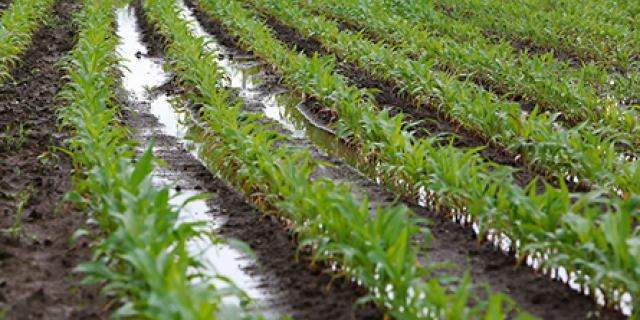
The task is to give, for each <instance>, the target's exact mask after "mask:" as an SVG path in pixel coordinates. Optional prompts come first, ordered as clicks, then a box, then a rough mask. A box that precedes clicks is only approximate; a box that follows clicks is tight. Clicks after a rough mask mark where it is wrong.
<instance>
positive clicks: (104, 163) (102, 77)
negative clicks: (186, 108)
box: [59, 0, 244, 319]
mask: <svg viewBox="0 0 640 320" xmlns="http://www.w3.org/2000/svg"><path fill="white" fill-rule="evenodd" d="M77 22H78V25H79V28H80V32H79V36H78V42H77V44H76V46H75V47H74V49H73V50H72V51H71V52H70V53H69V55H68V56H67V57H66V58H65V59H64V60H63V63H62V67H63V70H64V71H65V73H66V76H65V79H66V80H67V81H68V82H67V83H66V84H65V86H64V88H63V90H62V91H61V92H60V93H59V95H60V97H61V98H62V99H64V101H65V102H66V105H65V106H64V108H63V111H62V112H61V114H60V118H61V121H62V123H63V125H64V126H66V127H67V128H70V129H71V130H73V133H74V135H73V136H72V138H70V139H69V140H68V141H66V142H67V146H68V150H69V154H70V155H71V156H72V157H73V161H74V165H75V167H76V169H79V170H78V171H77V176H76V177H75V178H76V179H75V187H74V191H73V192H70V193H69V194H68V195H67V196H66V199H67V200H69V201H72V202H73V203H74V204H75V205H77V206H79V207H81V208H83V209H86V210H88V211H89V212H90V213H91V215H90V218H89V220H88V224H89V226H90V227H91V228H90V229H86V230H85V229H83V230H79V231H77V232H76V235H77V236H80V235H88V236H92V237H93V240H94V242H93V244H92V249H93V253H94V254H93V258H92V261H90V262H87V263H84V264H82V265H80V266H78V267H77V268H76V272H81V273H84V274H85V275H86V277H85V279H84V280H83V282H85V283H102V284H104V287H103V289H102V290H103V292H105V294H107V295H109V296H110V297H115V298H116V300H115V301H114V302H115V304H116V305H117V306H118V309H117V310H116V311H115V314H114V315H116V316H118V317H135V318H145V319H211V318H212V317H214V316H215V315H216V314H217V312H219V311H221V310H222V309H223V307H224V305H223V304H222V298H224V297H225V296H231V295H233V296H238V297H240V298H244V294H243V293H242V292H240V291H239V290H234V289H233V288H234V287H233V286H230V287H229V288H231V289H229V288H225V289H219V288H216V287H215V286H214V285H213V284H212V281H211V280H212V279H211V278H212V276H209V275H205V274H204V273H202V272H201V265H200V264H199V262H198V258H197V257H196V256H194V255H192V254H191V253H190V252H189V251H188V250H187V243H188V242H189V241H190V240H192V239H194V238H195V237H213V236H214V235H212V234H209V233H208V232H207V231H206V230H205V228H203V224H204V223H182V222H181V223H178V213H179V210H180V209H181V206H180V207H174V206H172V205H170V203H169V200H170V193H169V189H168V187H163V188H158V187H155V186H154V185H153V183H152V175H151V173H152V171H153V169H154V167H155V166H156V165H158V160H156V159H155V158H154V157H153V155H152V151H151V150H152V148H151V145H150V146H148V147H147V148H146V150H145V151H144V153H143V154H142V155H140V156H139V157H136V156H135V152H134V149H133V147H134V146H135V145H136V144H138V141H135V140H132V139H130V138H129V129H128V128H127V127H126V126H124V125H123V124H122V123H121V121H120V119H119V118H118V115H119V114H120V113H119V109H118V105H117V102H116V101H117V100H116V96H115V93H116V92H117V85H118V84H119V83H118V80H117V79H118V78H117V76H118V70H117V64H118V61H119V59H120V58H119V57H118V56H117V55H116V53H115V48H116V46H117V44H118V39H117V37H116V36H115V35H114V25H115V21H114V2H113V1H112V0H85V1H84V8H83V9H82V11H81V12H80V14H79V15H78V16H77ZM188 201H189V200H188ZM188 201H187V202H188ZM187 202H185V203H183V204H182V205H185V204H186V203H187ZM96 227H97V229H99V232H98V233H92V232H90V231H89V230H96V229H95V228H96ZM221 280H223V281H224V279H221Z"/></svg>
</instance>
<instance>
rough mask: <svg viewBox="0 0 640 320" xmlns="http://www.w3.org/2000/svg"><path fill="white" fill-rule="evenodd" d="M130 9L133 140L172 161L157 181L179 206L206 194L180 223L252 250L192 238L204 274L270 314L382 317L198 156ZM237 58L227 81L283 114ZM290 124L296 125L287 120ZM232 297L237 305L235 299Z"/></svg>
mask: <svg viewBox="0 0 640 320" xmlns="http://www.w3.org/2000/svg"><path fill="white" fill-rule="evenodd" d="M132 11H133V9H128V8H127V9H123V10H120V11H119V12H118V26H119V28H118V34H119V36H120V38H121V39H122V45H121V46H120V48H119V53H120V55H121V56H122V57H123V58H124V59H125V61H124V62H123V67H124V68H123V70H122V72H123V75H124V77H123V79H122V84H123V87H124V89H125V90H126V92H127V94H128V98H127V100H129V101H130V102H131V103H130V105H131V106H133V107H134V109H135V111H134V112H133V114H132V115H131V116H130V117H129V118H128V119H127V123H128V125H129V126H131V127H133V128H134V129H135V130H136V133H135V134H136V138H138V140H140V141H142V144H143V145H142V146H141V148H143V147H144V145H148V143H150V142H151V141H155V146H154V149H153V150H154V154H155V155H156V157H158V158H159V159H161V160H163V161H165V162H166V163H167V164H168V166H167V167H160V168H157V170H156V171H155V176H156V180H155V181H156V182H157V183H158V185H169V186H172V189H173V192H172V195H174V198H173V199H172V201H174V203H175V204H176V205H179V204H180V203H182V202H183V201H185V200H186V199H188V198H190V197H193V196H200V195H202V194H209V195H210V196H209V197H207V198H206V199H199V200H195V201H193V202H189V203H188V204H187V205H186V206H185V207H184V208H182V210H181V212H180V215H181V220H182V221H206V222H207V225H208V227H210V228H211V230H212V231H214V232H216V234H217V235H220V236H221V237H222V238H225V239H239V240H241V241H243V242H245V243H246V244H247V245H249V247H251V248H252V249H253V251H254V254H251V255H248V254H246V253H244V252H241V251H238V250H236V249H235V247H232V246H229V245H226V244H224V243H218V242H217V241H209V240H205V239H199V240H198V241H194V242H193V243H191V244H190V245H191V247H190V249H191V250H193V252H194V253H197V254H198V256H199V257H201V259H202V260H201V262H202V263H203V264H204V265H205V266H206V267H207V270H208V271H207V272H209V273H211V274H215V275H222V276H224V277H227V278H229V279H230V280H232V281H233V283H234V284H235V285H237V286H238V287H239V288H240V289H242V290H243V291H244V292H245V293H247V294H248V295H249V296H250V297H251V298H253V300H254V302H255V305H254V306H253V307H252V309H251V310H255V311H256V312H257V313H260V314H263V315H266V316H267V318H278V317H280V316H282V315H291V316H293V317H294V318H300V319H326V316H328V317H330V318H332V319H350V316H351V315H352V314H354V315H355V318H356V319H364V318H378V316H379V315H380V314H379V311H378V310H377V309H375V308H371V307H366V308H359V309H358V310H353V309H354V308H355V307H354V306H355V302H356V300H357V299H359V298H360V295H361V293H358V292H357V291H356V290H355V289H354V288H353V287H350V286H348V285H347V284H333V285H331V289H328V288H329V286H330V284H331V283H332V278H331V275H330V274H329V273H327V272H326V271H325V270H321V272H318V271H317V270H312V269H310V268H309V267H308V261H307V260H306V257H302V258H300V259H298V254H297V251H296V246H295V244H294V243H292V242H291V239H290V237H289V236H290V235H289V233H288V231H287V230H286V229H285V228H284V226H283V225H281V224H280V223H279V222H278V220H277V219H273V218H270V217H269V216H265V215H264V213H262V212H260V211H258V210H257V209H256V208H255V207H254V206H252V205H250V204H248V203H247V202H246V201H244V198H243V197H242V195H241V194H239V193H238V192H236V191H234V190H233V189H232V188H231V187H229V186H228V185H227V184H226V183H225V182H224V181H222V180H221V179H219V178H218V177H217V176H216V175H215V173H212V172H215V171H211V169H212V168H207V167H206V165H205V163H204V161H202V160H201V159H200V158H198V150H199V149H200V142H199V140H198V139H197V138H193V135H190V132H191V131H193V128H194V126H197V125H199V124H196V123H194V122H193V121H192V118H191V114H190V113H189V112H188V111H186V109H184V108H181V105H179V104H178V103H183V101H182V100H180V99H178V96H174V94H173V92H174V91H173V89H176V88H172V89H167V90H165V87H166V86H167V85H168V86H172V84H171V82H170V81H171V77H172V75H171V74H169V73H166V72H165V71H163V68H162V65H163V63H164V59H163V58H162V57H159V56H149V55H148V49H147V46H146V44H145V43H144V42H143V41H142V39H143V33H141V32H140V31H139V27H140V21H137V18H136V15H135V14H134V12H132ZM142 29H144V28H142ZM212 49H214V48H212ZM235 59H237V60H235ZM234 61H240V62H242V65H241V66H240V67H238V68H235V67H234V69H229V70H226V71H234V72H235V73H232V72H229V73H228V75H229V79H228V80H229V82H230V83H229V84H230V85H235V86H238V87H243V88H247V89H248V90H247V91H245V93H244V94H246V96H243V97H246V98H247V99H249V98H254V99H256V100H257V101H262V102H264V103H265V105H268V106H271V107H270V108H271V109H270V110H272V111H273V115H274V117H275V116H281V117H282V119H285V118H286V117H285V108H284V107H283V105H282V104H281V103H280V102H278V101H280V100H281V99H282V98H281V96H279V95H274V96H263V95H262V94H261V92H262V91H260V90H254V91H251V89H252V88H256V87H258V86H260V85H261V84H260V83H259V82H257V81H254V80H252V77H255V75H256V74H257V72H258V71H259V68H257V67H256V66H254V67H251V65H250V64H251V63H252V62H251V61H250V60H249V59H248V57H242V56H235V57H234ZM256 79H258V78H257V77H256ZM261 105H262V104H261ZM288 128H292V129H293V128H295V127H294V125H293V124H290V126H289V127H288ZM298 135H299V136H302V135H304V133H303V131H298ZM216 284H217V285H218V283H216ZM225 284H226V283H224V282H221V283H220V284H219V285H225ZM228 302H229V303H230V304H235V305H237V302H238V301H236V300H229V301H228Z"/></svg>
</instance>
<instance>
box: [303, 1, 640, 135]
mask: <svg viewBox="0 0 640 320" xmlns="http://www.w3.org/2000/svg"><path fill="white" fill-rule="evenodd" d="M297 2H298V4H299V5H304V6H307V7H309V8H310V9H313V10H315V11H317V12H320V13H322V14H323V15H326V16H328V17H331V18H334V19H339V20H341V21H345V22H347V23H349V24H350V25H352V26H355V27H357V28H358V29H362V30H366V31H367V32H368V33H369V34H371V35H373V36H374V37H375V38H378V39H381V40H384V41H386V42H387V43H391V44H393V45H394V46H395V47H396V48H401V49H402V50H406V51H407V52H408V54H409V55H410V56H411V57H413V58H416V59H420V57H421V56H425V57H427V58H428V59H434V60H435V67H437V68H438V69H441V70H446V71H448V72H449V73H451V74H454V75H457V76H459V77H464V76H466V75H469V76H470V77H471V79H473V80H474V82H476V83H480V84H482V85H484V86H488V87H490V88H491V90H494V91H496V92H500V93H501V94H503V95H507V96H509V97H513V98H512V99H518V100H521V101H522V102H524V103H527V104H538V105H539V106H540V108H541V109H542V110H552V111H558V112H562V117H563V118H564V120H565V122H568V123H570V124H573V123H576V122H579V121H583V120H585V119H589V120H591V121H595V122H597V121H599V120H600V119H601V115H600V114H601V113H602V111H601V110H600V109H601V107H602V106H607V107H609V108H612V107H620V106H618V105H617V104H618V103H622V104H625V103H631V100H632V99H633V98H632V97H634V96H636V95H637V94H638V93H637V92H638V89H640V81H630V80H629V79H627V78H626V77H625V76H623V75H621V74H619V73H615V72H614V73H608V72H607V68H606V67H603V66H600V65H598V64H596V63H590V64H587V65H584V66H582V67H581V68H579V69H576V68H574V67H572V66H571V65H569V63H568V62H566V61H562V60H557V59H555V58H554V57H553V54H552V53H549V52H548V53H544V54H540V55H538V54H533V55H527V54H519V53H518V52H517V51H516V49H515V48H513V47H512V46H511V45H510V44H509V43H507V42H504V41H501V42H498V43H494V42H493V41H492V40H490V39H487V38H486V37H483V36H482V35H479V36H477V37H474V38H472V39H469V40H465V41H457V40H456V39H454V38H453V37H451V36H448V35H438V34H437V32H436V31H434V30H431V26H430V24H429V21H424V20H413V21H409V20H407V19H404V18H403V17H400V16H398V15H394V14H393V13H391V12H389V11H387V10H385V8H386V4H385V2H384V1H381V0H380V1H359V0H350V1H337V0H328V1H303V0H299V1H297ZM638 80H640V79H638ZM611 82H613V83H614V84H615V85H611V84H610V83H611ZM603 120H605V121H606V120H607V118H604V119H603Z"/></svg>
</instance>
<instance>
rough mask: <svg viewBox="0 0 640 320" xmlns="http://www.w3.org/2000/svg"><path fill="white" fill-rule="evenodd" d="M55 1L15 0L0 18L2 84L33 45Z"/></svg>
mask: <svg viewBox="0 0 640 320" xmlns="http://www.w3.org/2000/svg"><path fill="white" fill-rule="evenodd" d="M54 2H55V1H54V0H14V1H13V2H12V3H11V5H9V7H8V8H7V9H5V10H4V11H3V12H2V18H0V83H1V82H4V81H6V80H10V79H11V74H10V71H11V69H12V68H13V67H14V66H15V65H16V64H17V63H19V61H20V55H21V54H22V53H24V51H25V50H27V48H28V47H29V46H30V45H31V37H32V36H33V34H34V33H35V32H36V30H37V29H38V28H39V27H40V26H41V25H42V24H43V23H44V22H43V19H44V17H45V15H46V14H47V12H48V11H49V10H50V9H51V7H52V6H53V3H54Z"/></svg>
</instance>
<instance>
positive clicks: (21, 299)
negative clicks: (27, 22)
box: [0, 0, 106, 319]
mask: <svg viewBox="0 0 640 320" xmlns="http://www.w3.org/2000/svg"><path fill="white" fill-rule="evenodd" d="M78 9H79V5H78V3H77V2H76V1H72V0H60V1H58V2H57V4H56V5H55V8H54V12H53V14H55V15H53V16H51V18H52V19H49V21H50V22H51V24H49V25H47V26H46V27H43V28H42V29H41V30H39V31H38V32H37V33H36V34H35V35H34V37H33V44H32V46H31V48H30V49H29V50H28V51H27V52H26V53H25V54H24V55H23V56H22V60H23V61H24V63H23V64H22V65H20V66H19V67H18V68H17V69H15V70H14V71H13V72H12V75H13V77H14V79H15V83H13V82H12V81H10V80H9V81H6V83H5V84H4V85H2V86H1V87H0V128H1V129H2V135H1V136H2V140H1V141H0V153H1V154H2V157H0V318H2V315H3V314H4V316H5V317H6V318H7V319H101V318H106V313H105V310H104V309H103V307H104V306H105V304H106V303H105V301H104V299H103V298H101V297H100V296H99V291H98V289H97V288H96V287H91V286H80V285H79V280H80V276H79V275H75V274H73V273H72V270H73V268H74V267H75V266H77V265H78V264H80V263H82V262H85V261H88V260H89V259H90V257H91V250H90V248H89V247H88V243H87V242H86V241H79V242H78V243H75V244H72V243H71V242H70V238H71V236H72V234H73V233H74V232H75V231H76V230H77V229H78V228H80V227H82V226H83V225H84V221H85V219H86V216H85V215H84V214H83V213H81V212H77V211H73V210H65V209H66V208H63V207H62V206H61V205H60V201H61V199H62V197H63V196H64V194H65V193H66V192H68V191H69V190H71V188H72V184H71V176H72V169H73V167H72V162H71V159H70V158H69V157H68V156H66V155H65V154H64V153H62V152H59V151H55V150H53V149H52V147H53V146H62V145H63V140H64V139H65V138H68V137H69V132H66V131H63V132H59V131H58V126H57V115H56V110H57V109H58V105H59V104H58V103H56V100H55V94H56V93H57V92H58V90H59V89H60V87H61V84H62V82H61V73H60V72H58V71H57V70H56V68H55V67H54V64H55V63H56V62H57V61H58V60H59V59H60V58H62V57H63V56H64V55H65V54H66V53H67V52H68V51H69V50H70V49H71V48H72V46H73V37H74V34H75V33H74V29H73V26H72V24H71V19H72V14H73V12H75V11H77V10H78ZM20 128H22V130H21V129H20ZM18 221H19V222H20V225H21V226H20V227H19V228H14V231H13V232H10V229H11V227H14V226H18V224H16V222H18Z"/></svg>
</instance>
